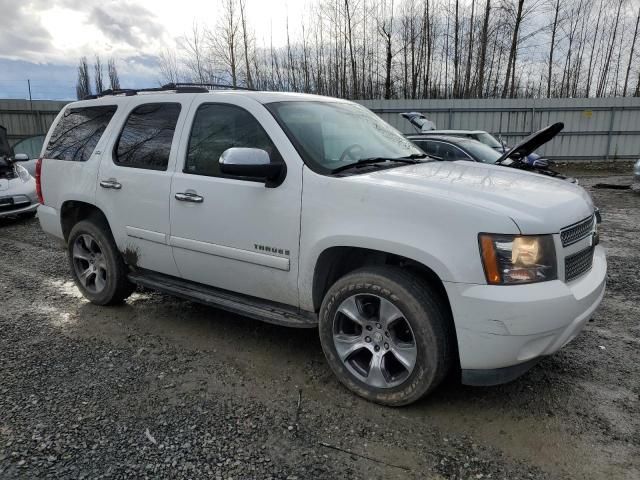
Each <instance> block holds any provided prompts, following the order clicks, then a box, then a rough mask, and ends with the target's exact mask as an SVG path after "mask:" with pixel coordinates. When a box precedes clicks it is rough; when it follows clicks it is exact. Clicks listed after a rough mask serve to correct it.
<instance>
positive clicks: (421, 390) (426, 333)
mask: <svg viewBox="0 0 640 480" xmlns="http://www.w3.org/2000/svg"><path fill="white" fill-rule="evenodd" d="M367 295H372V296H375V297H380V298H382V299H385V300H387V301H389V302H391V303H392V304H393V305H394V306H395V307H397V308H398V309H399V310H400V312H401V313H402V314H403V315H402V316H403V320H402V321H403V322H404V321H405V320H406V323H407V324H408V325H409V326H410V330H412V331H411V332H410V333H411V334H412V337H413V339H414V345H415V348H416V355H415V363H414V367H413V370H412V371H411V372H410V373H408V370H407V372H406V375H407V377H406V378H405V379H404V380H401V382H402V383H400V384H399V385H394V386H388V387H385V388H377V387H374V386H371V385H369V384H367V383H366V382H365V381H362V380H361V378H358V376H357V375H355V374H354V373H352V372H351V371H350V370H349V369H348V368H347V366H346V365H345V363H343V361H342V360H341V359H340V356H339V354H338V351H337V349H336V346H335V344H334V331H335V328H336V325H335V322H337V321H338V320H337V315H338V309H339V308H340V306H341V304H342V302H343V301H345V300H347V299H350V298H354V299H355V298H361V297H362V296H364V297H365V298H366V296H367ZM358 308H359V309H360V307H358ZM378 314H379V317H380V316H381V314H380V311H379V312H378ZM372 318H375V317H372ZM369 326H370V325H369ZM378 327H379V326H378ZM405 331H406V330H405ZM319 332H320V342H321V344H322V349H323V351H324V354H325V356H326V358H327V361H328V362H329V365H330V367H331V369H332V370H333V372H334V373H335V374H336V376H337V377H338V379H339V380H340V382H341V383H342V384H344V385H345V386H346V387H347V388H348V389H349V390H351V391H353V392H355V393H356V394H357V395H360V396H361V397H363V398H365V399H367V400H370V401H372V402H375V403H379V404H383V405H388V406H402V405H408V404H410V403H413V402H415V401H417V400H418V399H420V398H421V397H422V396H424V395H426V394H427V393H429V392H430V391H432V390H433V389H434V388H435V387H437V386H438V384H439V383H440V382H441V381H442V380H443V379H444V378H445V376H446V375H447V373H448V371H449V369H450V368H451V366H452V364H453V361H452V357H453V354H454V351H455V349H454V341H455V337H454V334H453V330H452V321H451V318H450V313H449V309H448V307H447V306H446V305H445V304H444V300H443V299H442V298H441V297H440V295H438V294H437V293H436V292H435V291H434V290H433V289H432V288H431V287H430V286H429V285H428V284H427V283H426V282H424V281H422V280H421V279H420V278H419V277H417V276H415V275H414V274H412V273H410V272H408V271H406V270H404V269H401V268H399V267H390V266H380V267H367V268H363V269H360V270H356V271H354V272H352V273H349V274H347V275H345V276H344V277H342V278H341V279H339V280H338V281H337V282H336V283H335V284H334V285H333V286H331V288H330V289H329V291H328V292H327V294H326V295H325V298H324V301H323V303H322V307H321V309H320V319H319ZM365 333H366V332H364V331H363V333H362V334H361V335H365ZM356 335H358V333H357V332H356ZM385 335H387V332H385ZM378 337H379V336H378ZM360 338H363V337H360ZM383 338H384V337H383ZM371 341H372V340H371V337H369V342H371ZM374 341H375V340H374ZM383 341H384V340H383ZM371 345H372V344H368V346H367V348H368V349H371V348H372V347H371ZM384 345H385V347H383V348H389V347H388V346H387V344H386V343H385V344H384ZM376 348H378V347H376ZM377 351H380V350H377ZM365 353H366V354H369V353H367V352H366V350H365ZM371 355H375V354H373V353H371ZM379 355H380V354H379ZM381 355H383V356H384V355H386V353H385V352H382V353H381ZM349 358H350V357H349ZM372 358H373V357H372ZM394 358H395V357H394ZM365 363H366V360H365Z"/></svg>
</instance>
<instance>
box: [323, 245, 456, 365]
mask: <svg viewBox="0 0 640 480" xmlns="http://www.w3.org/2000/svg"><path fill="white" fill-rule="evenodd" d="M379 265H389V266H397V267H400V268H402V269H405V270H407V271H409V272H411V273H412V274H414V275H415V276H417V277H418V278H420V279H421V280H422V281H423V282H425V283H426V284H427V285H429V286H430V287H431V288H432V289H433V291H434V292H435V294H436V295H437V297H438V300H439V301H440V302H442V305H443V306H444V310H445V313H446V322H447V328H446V330H447V331H448V332H449V335H450V342H451V343H450V345H451V346H452V348H453V352H452V354H453V358H454V359H455V363H456V364H457V368H458V369H459V353H458V337H457V332H456V328H455V321H454V318H453V310H452V308H451V302H450V300H449V295H448V294H447V291H446V289H445V286H444V283H443V280H442V278H441V277H440V275H438V273H436V271H435V270H434V269H433V268H431V267H429V266H428V265H425V264H424V263H422V262H420V261H417V260H415V259H412V258H409V257H406V256H403V255H399V254H395V253H390V252H386V251H383V250H375V249H370V248H362V247H352V246H333V247H329V248H327V249H325V250H323V251H322V253H320V255H319V256H318V258H317V261H316V264H315V268H314V272H313V287H312V301H313V308H314V311H316V312H318V311H319V310H320V306H321V305H322V301H323V299H324V296H325V294H326V292H327V291H328V290H329V288H330V287H331V285H333V284H334V283H335V282H336V281H337V280H338V279H339V278H341V277H343V276H344V275H346V274H348V273H350V272H352V271H355V270H357V269H359V268H362V267H367V266H379Z"/></svg>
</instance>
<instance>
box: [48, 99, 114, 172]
mask: <svg viewBox="0 0 640 480" xmlns="http://www.w3.org/2000/svg"><path fill="white" fill-rule="evenodd" d="M116 109H117V107H116V106H115V105H105V106H100V107H84V108H70V109H68V110H66V111H65V112H64V113H63V115H62V118H61V119H60V121H59V122H58V124H57V125H56V127H55V129H54V130H53V133H52V134H51V139H50V140H49V143H48V144H47V148H46V150H45V154H44V157H45V158H51V159H55V160H68V161H72V162H86V161H87V160H88V159H89V158H90V157H91V154H92V153H93V150H94V149H95V148H96V145H97V144H98V141H99V140H100V138H101V137H102V134H103V133H104V131H105V130H106V129H107V126H108V125H109V122H110V121H111V119H112V118H113V115H114V113H116Z"/></svg>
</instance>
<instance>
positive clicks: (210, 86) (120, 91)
mask: <svg viewBox="0 0 640 480" xmlns="http://www.w3.org/2000/svg"><path fill="white" fill-rule="evenodd" d="M225 88H226V89H230V90H248V91H255V90H254V89H253V88H248V87H239V86H237V85H236V86H233V85H225V84H223V83H167V84H166V85H162V86H161V87H152V88H117V89H111V88H110V89H108V90H103V91H102V92H100V93H97V94H95V95H87V96H85V97H84V98H83V100H94V99H96V98H100V97H106V96H109V95H124V96H125V97H130V96H133V95H137V94H138V93H144V92H166V91H171V90H173V91H175V92H176V93H206V92H209V91H210V90H214V89H225Z"/></svg>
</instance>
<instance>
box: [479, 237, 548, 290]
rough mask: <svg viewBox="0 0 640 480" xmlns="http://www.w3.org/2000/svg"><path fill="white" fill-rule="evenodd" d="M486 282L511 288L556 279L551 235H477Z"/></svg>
mask: <svg viewBox="0 0 640 480" xmlns="http://www.w3.org/2000/svg"><path fill="white" fill-rule="evenodd" d="M478 241H479V243H480V256H481V257H482V265H483V266H484V273H485V275H486V277H487V282H488V283H490V284H492V285H512V284H522V283H533V282H545V281H547V280H555V279H556V278H558V272H557V269H556V250H555V246H554V243H553V237H552V236H551V235H492V234H489V233H481V234H480V235H479V236H478Z"/></svg>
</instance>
